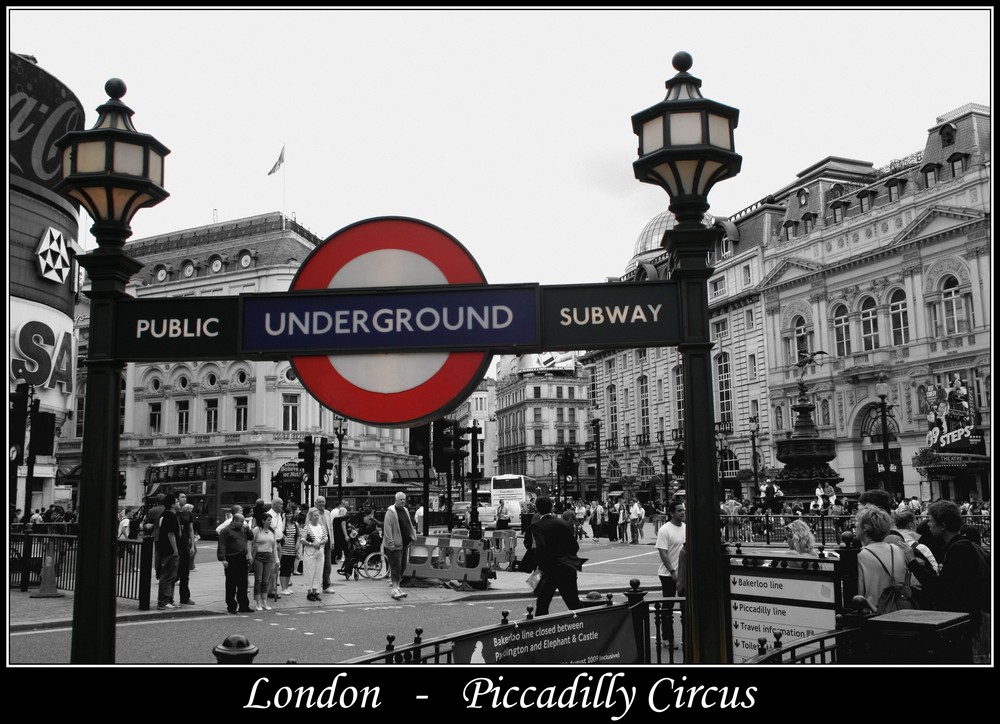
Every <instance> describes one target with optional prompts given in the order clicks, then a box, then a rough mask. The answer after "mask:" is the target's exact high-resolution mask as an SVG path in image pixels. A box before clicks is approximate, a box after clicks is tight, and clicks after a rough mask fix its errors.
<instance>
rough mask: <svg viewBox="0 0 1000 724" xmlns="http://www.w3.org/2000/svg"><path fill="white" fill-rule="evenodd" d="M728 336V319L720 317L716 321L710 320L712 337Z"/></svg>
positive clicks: (722, 337) (717, 338)
mask: <svg viewBox="0 0 1000 724" xmlns="http://www.w3.org/2000/svg"><path fill="white" fill-rule="evenodd" d="M728 336H729V320H728V319H720V320H719V321H718V322H712V339H714V340H722V339H725V338H726V337H728Z"/></svg>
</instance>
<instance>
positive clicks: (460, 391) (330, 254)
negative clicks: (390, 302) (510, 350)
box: [292, 217, 491, 427]
mask: <svg viewBox="0 0 1000 724" xmlns="http://www.w3.org/2000/svg"><path fill="white" fill-rule="evenodd" d="M485 282H486V279H485V277H484V276H483V272H482V270H481V269H480V268H479V265H478V264H477V263H476V260H475V259H473V258H472V255H471V254H469V252H468V251H467V250H466V249H465V247H464V246H462V245H461V244H460V243H459V242H458V241H457V240H456V239H455V238H454V237H452V236H451V235H449V234H447V233H446V232H444V231H442V230H441V229H439V228H437V227H436V226H432V225H430V224H428V223H426V222H423V221H418V220H417V219H408V218H402V217H383V218H376V219H369V220H367V221H361V222H358V223H356V224H353V225H351V226H348V227H346V228H344V229H341V230H340V231H338V232H337V233H335V234H333V235H332V236H331V237H329V238H328V239H327V240H326V241H324V242H323V244H321V245H320V246H318V247H317V248H316V249H315V251H313V253H312V254H310V255H309V257H308V258H307V259H306V260H305V261H304V262H303V263H302V266H301V268H300V269H299V272H298V274H296V276H295V279H294V280H293V281H292V290H293V291H300V292H301V291H308V290H320V289H362V288H380V289H385V288H394V287H408V286H429V285H444V284H448V285H450V284H484V283H485ZM453 319H454V317H453ZM490 359H491V354H490V353H488V352H483V351H475V352H411V353H400V352H385V353H384V354H341V355H325V354H323V355H320V354H314V355H308V356H306V355H299V356H293V357H292V366H293V367H294V368H295V371H296V373H297V374H298V376H299V379H300V380H301V382H302V385H303V386H304V387H305V388H306V389H307V390H308V391H309V392H310V393H311V394H312V395H313V397H315V398H316V399H317V400H319V402H320V403H321V404H323V405H325V406H326V407H329V408H330V409H331V410H334V411H335V412H338V413H340V414H341V415H344V416H345V417H348V418H351V419H353V420H359V421H363V422H366V423H368V424H372V425H382V426H386V427H394V426H395V427H402V426H412V425H418V424H422V423H424V422H428V421H430V420H432V419H435V418H437V417H440V416H441V415H443V414H444V413H446V412H449V411H451V409H452V408H453V406H454V405H455V404H456V403H457V402H458V401H459V400H461V399H463V398H464V397H466V396H467V395H468V394H469V393H470V392H472V390H473V389H475V387H476V385H478V384H479V382H480V381H481V380H482V378H483V375H484V374H485V373H486V370H487V369H488V368H489V364H490Z"/></svg>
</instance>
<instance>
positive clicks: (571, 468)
mask: <svg viewBox="0 0 1000 724" xmlns="http://www.w3.org/2000/svg"><path fill="white" fill-rule="evenodd" d="M576 468H577V463H576V450H574V449H573V448H571V447H568V448H566V449H564V450H563V475H572V476H573V477H574V478H575V477H576V473H577V470H576Z"/></svg>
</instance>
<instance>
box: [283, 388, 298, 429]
mask: <svg viewBox="0 0 1000 724" xmlns="http://www.w3.org/2000/svg"><path fill="white" fill-rule="evenodd" d="M281 429H282V430H285V431H289V430H298V429H299V396H298V395H282V396H281Z"/></svg>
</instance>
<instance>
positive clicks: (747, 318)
mask: <svg viewBox="0 0 1000 724" xmlns="http://www.w3.org/2000/svg"><path fill="white" fill-rule="evenodd" d="M756 319H757V317H756V315H755V314H754V313H753V310H752V309H748V310H747V311H746V312H744V314H743V323H744V326H745V327H746V328H747V329H753V328H754V326H755V325H756V324H757V321H756Z"/></svg>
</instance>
